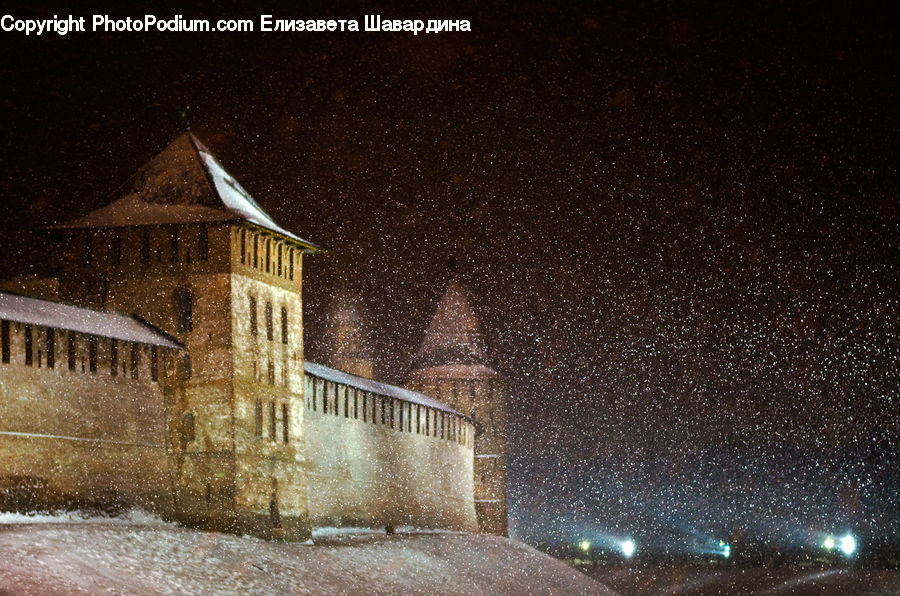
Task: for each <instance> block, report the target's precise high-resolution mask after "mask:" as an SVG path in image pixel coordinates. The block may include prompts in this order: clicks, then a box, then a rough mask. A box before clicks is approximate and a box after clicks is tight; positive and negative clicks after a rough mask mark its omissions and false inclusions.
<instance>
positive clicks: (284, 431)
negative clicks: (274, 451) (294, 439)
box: [281, 404, 290, 443]
mask: <svg viewBox="0 0 900 596" xmlns="http://www.w3.org/2000/svg"><path fill="white" fill-rule="evenodd" d="M289 438H290V437H289V436H288V407H287V404H281V440H282V442H284V443H287V442H288V439H289Z"/></svg>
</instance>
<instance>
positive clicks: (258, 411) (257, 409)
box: [253, 400, 263, 439]
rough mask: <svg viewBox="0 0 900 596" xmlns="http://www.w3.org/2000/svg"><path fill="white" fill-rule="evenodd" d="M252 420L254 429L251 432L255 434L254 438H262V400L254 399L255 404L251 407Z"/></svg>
mask: <svg viewBox="0 0 900 596" xmlns="http://www.w3.org/2000/svg"><path fill="white" fill-rule="evenodd" d="M253 420H254V424H255V426H254V431H253V434H255V435H256V438H258V439H261V438H262V427H263V411H262V402H260V401H259V400H256V404H255V405H254V408H253Z"/></svg>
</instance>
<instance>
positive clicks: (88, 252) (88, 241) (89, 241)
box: [84, 232, 94, 266]
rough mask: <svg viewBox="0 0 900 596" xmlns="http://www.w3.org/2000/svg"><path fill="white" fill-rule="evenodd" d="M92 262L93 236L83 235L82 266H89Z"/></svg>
mask: <svg viewBox="0 0 900 596" xmlns="http://www.w3.org/2000/svg"><path fill="white" fill-rule="evenodd" d="M93 262H94V236H93V234H91V233H90V232H85V233H84V264H85V265H88V266H90V265H91V264H92V263H93Z"/></svg>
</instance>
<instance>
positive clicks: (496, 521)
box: [407, 364, 509, 536]
mask: <svg viewBox="0 0 900 596" xmlns="http://www.w3.org/2000/svg"><path fill="white" fill-rule="evenodd" d="M407 386H408V387H409V388H410V389H414V390H416V391H420V392H422V393H424V394H426V395H429V396H431V397H433V398H435V399H437V400H439V401H442V402H444V403H446V404H447V405H449V406H451V407H453V408H455V409H456V410H459V411H460V412H462V413H463V414H466V415H467V416H470V417H471V418H472V419H473V420H475V424H476V430H475V453H474V470H473V472H474V477H473V478H474V499H475V510H476V511H477V514H478V525H479V528H480V530H481V531H482V532H484V533H487V534H498V535H501V536H505V535H507V534H508V532H509V529H508V520H507V505H506V383H505V382H504V381H503V379H502V378H501V377H500V376H499V375H498V374H497V373H496V372H495V371H494V370H492V369H490V368H488V367H486V366H483V365H468V364H455V365H454V364H448V365H444V366H434V367H430V368H424V369H421V370H417V371H414V372H413V373H412V375H411V376H410V378H409V379H408V380H407Z"/></svg>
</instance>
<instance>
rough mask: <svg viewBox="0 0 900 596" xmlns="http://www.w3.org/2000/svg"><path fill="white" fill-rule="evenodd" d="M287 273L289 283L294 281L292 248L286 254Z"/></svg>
mask: <svg viewBox="0 0 900 596" xmlns="http://www.w3.org/2000/svg"><path fill="white" fill-rule="evenodd" d="M288 271H289V273H290V274H289V277H290V278H291V281H294V249H293V248H292V249H291V250H290V252H288Z"/></svg>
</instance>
